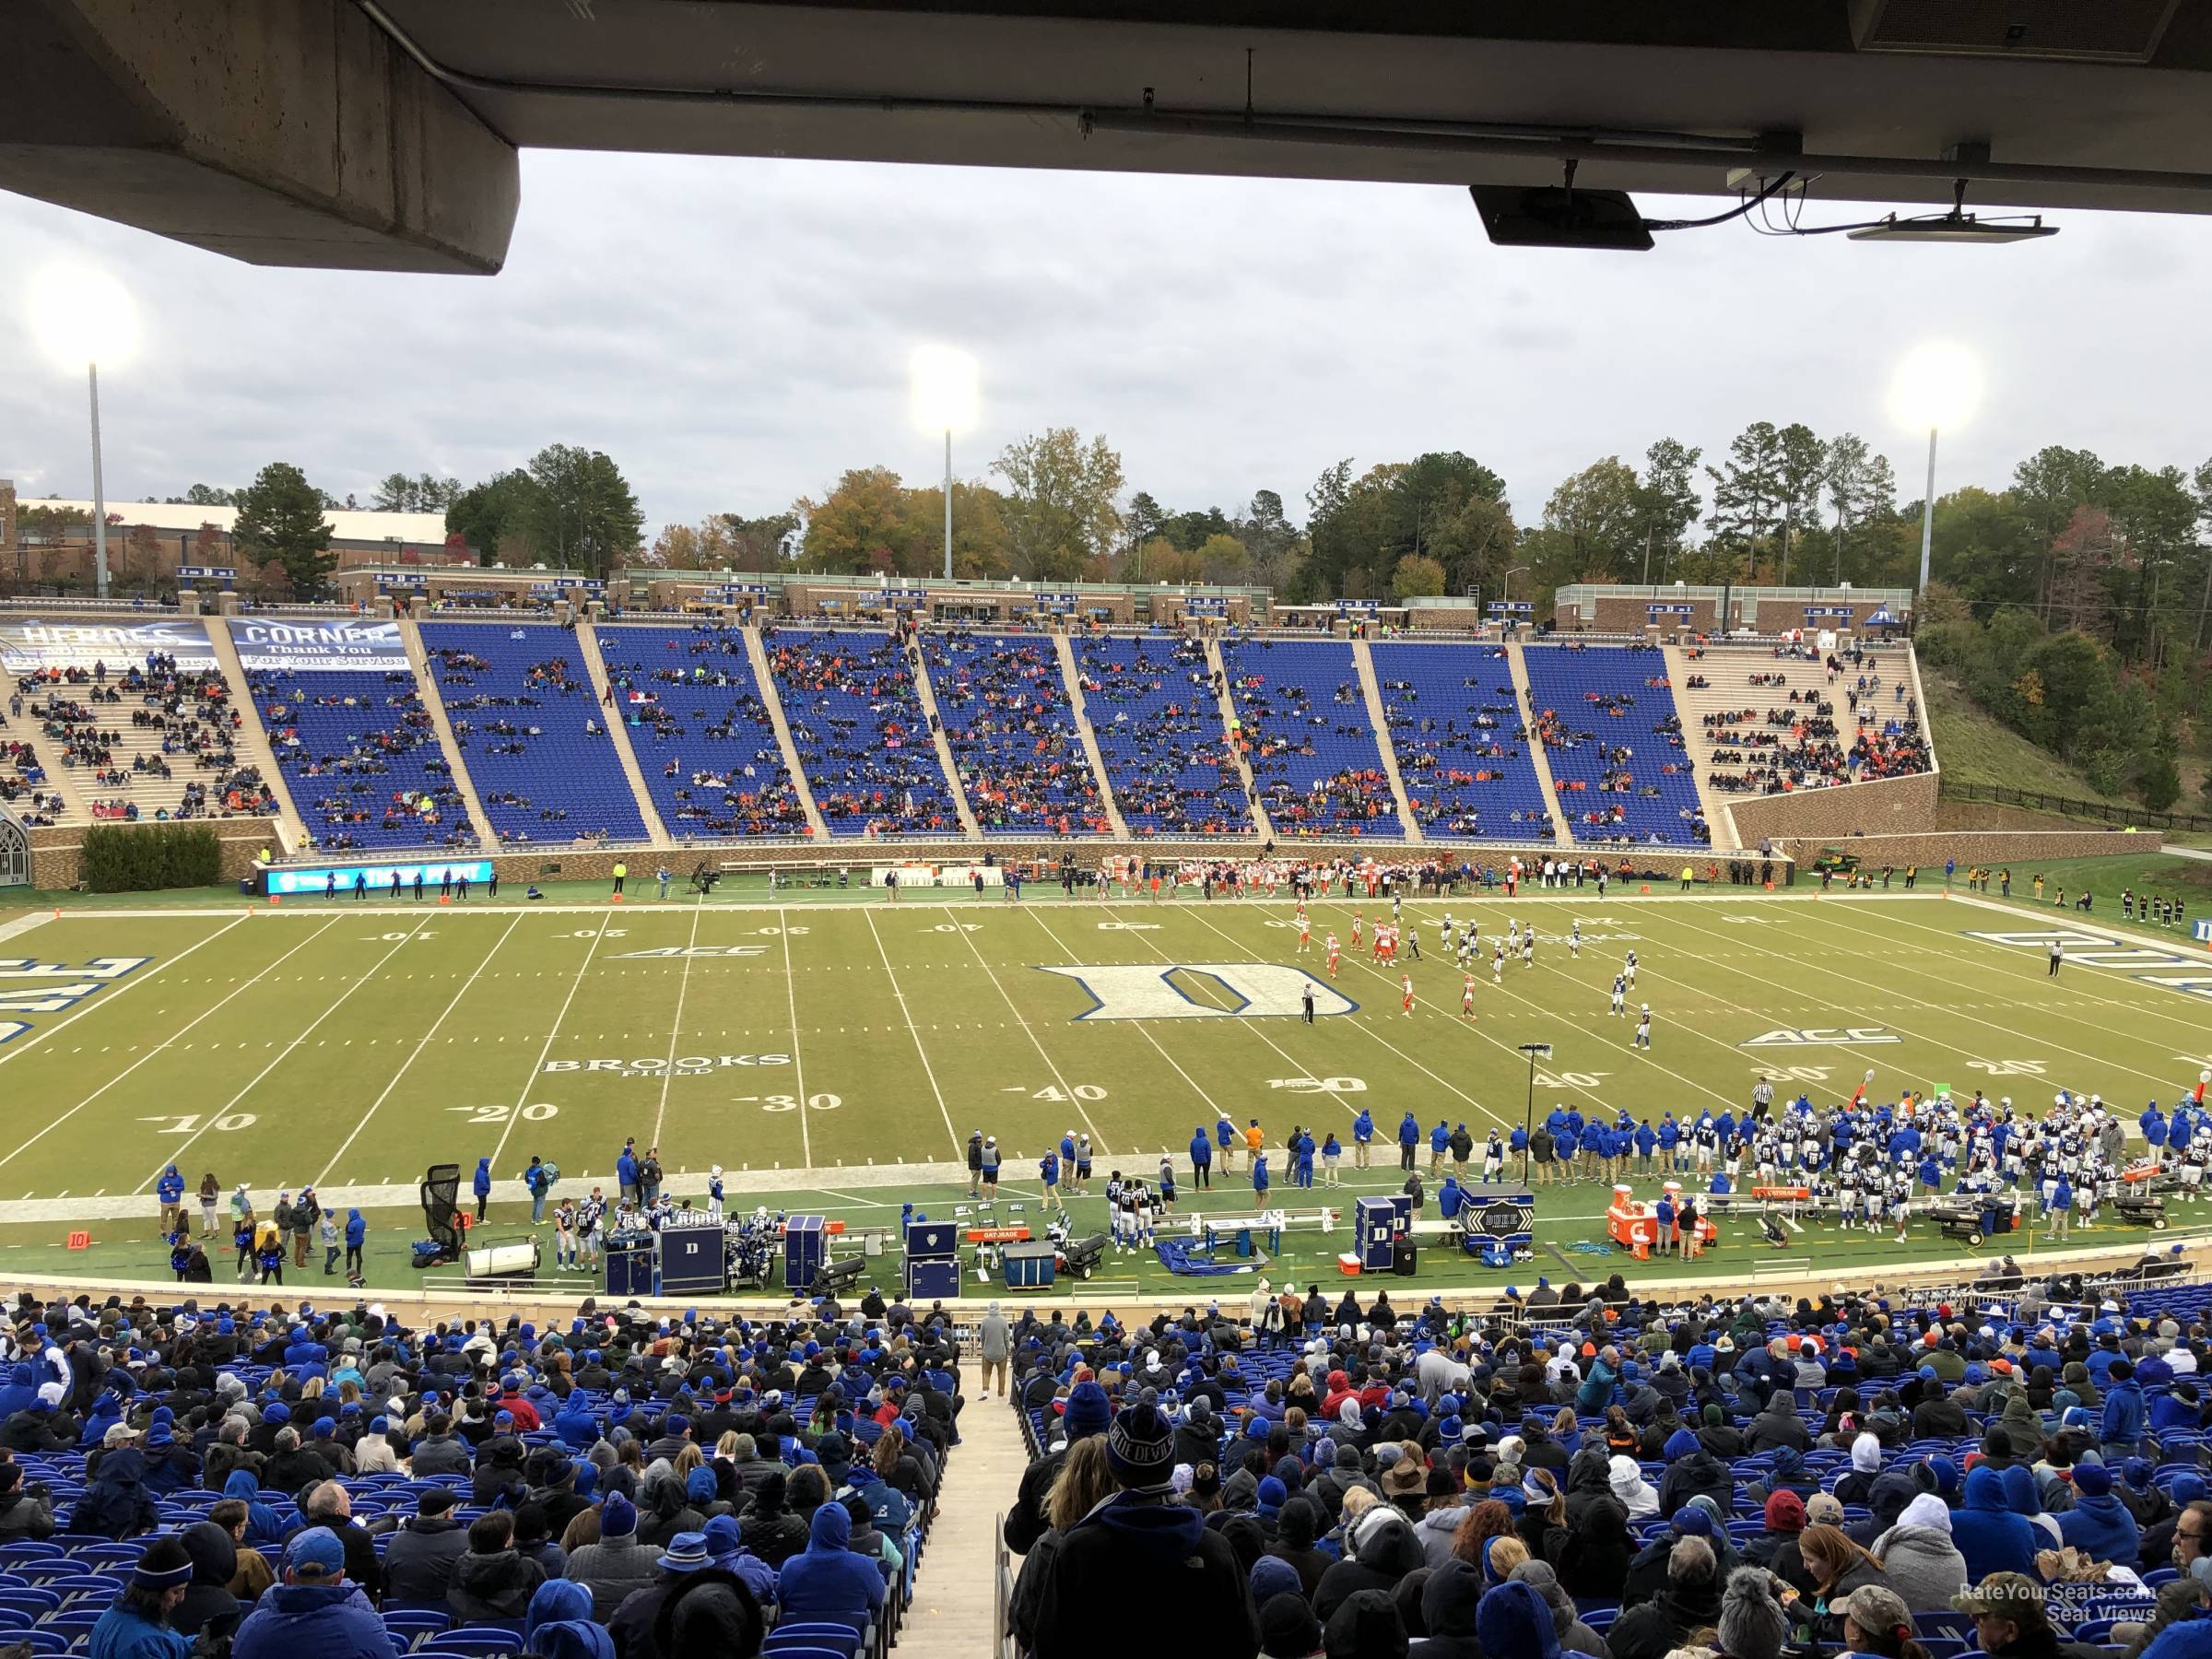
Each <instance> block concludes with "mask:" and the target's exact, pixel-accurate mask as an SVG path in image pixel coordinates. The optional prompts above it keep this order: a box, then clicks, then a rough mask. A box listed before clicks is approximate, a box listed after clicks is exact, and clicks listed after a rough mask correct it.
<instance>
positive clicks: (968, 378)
mask: <svg viewBox="0 0 2212 1659" xmlns="http://www.w3.org/2000/svg"><path fill="white" fill-rule="evenodd" d="M911 369H912V380H913V406H914V424H915V425H916V426H918V427H920V428H921V429H923V430H924V431H925V432H943V433H944V434H945V580H946V581H947V582H950V581H951V580H952V435H953V433H954V432H956V431H963V430H965V429H968V428H970V427H972V426H973V425H974V424H975V417H976V406H977V404H978V402H979V401H980V398H979V394H978V392H977V389H976V370H975V359H973V358H972V357H971V356H969V355H968V353H966V352H964V351H962V350H960V349H959V347H952V346H924V347H919V348H918V349H916V351H915V352H914V356H913V361H912V365H911Z"/></svg>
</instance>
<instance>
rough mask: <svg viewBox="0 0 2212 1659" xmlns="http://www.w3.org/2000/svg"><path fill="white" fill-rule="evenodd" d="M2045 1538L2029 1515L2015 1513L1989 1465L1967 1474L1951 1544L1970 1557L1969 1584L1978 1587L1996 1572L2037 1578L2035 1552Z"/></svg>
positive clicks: (1963, 1554) (2002, 1482)
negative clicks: (2021, 1573)
mask: <svg viewBox="0 0 2212 1659" xmlns="http://www.w3.org/2000/svg"><path fill="white" fill-rule="evenodd" d="M2044 1536H2045V1535H2041V1534H2039V1532H2038V1529H2037V1527H2036V1525H2035V1524H2034V1523H2033V1522H2031V1521H2030V1520H2029V1519H2028V1518H2027V1517H2026V1516H2025V1515H2018V1514H2015V1513H2014V1512H2013V1509H2012V1505H2011V1503H2010V1502H2009V1501H2007V1500H2006V1496H2005V1481H2004V1477H2002V1476H2000V1475H1999V1474H1998V1473H1997V1471H1996V1470H1994V1469H1993V1468H1991V1467H1990V1466H1989V1465H1987V1464H1977V1465H1975V1466H1974V1467H1973V1468H1971V1470H1969V1471H1968V1472H1967V1477H1966V1485H1965V1488H1963V1490H1962V1492H1961V1494H1960V1500H1959V1508H1958V1510H1957V1511H1956V1512H1953V1514H1952V1516H1951V1542H1952V1543H1954V1544H1956V1545H1957V1546H1958V1547H1959V1554H1960V1555H1962V1556H1964V1557H1965V1558H1966V1582H1967V1583H1970V1584H1978V1583H1981V1582H1982V1581H1983V1579H1985V1578H1987V1577H1988V1576H1989V1575H1990V1574H1991V1573H1993V1572H2023V1573H2026V1574H2028V1575H2029V1576H2030V1577H2031V1578H2032V1577H2033V1576H2034V1575H2035V1552H2036V1550H2037V1549H2038V1548H2039V1547H2041V1542H2042V1541H2043V1537H2044Z"/></svg>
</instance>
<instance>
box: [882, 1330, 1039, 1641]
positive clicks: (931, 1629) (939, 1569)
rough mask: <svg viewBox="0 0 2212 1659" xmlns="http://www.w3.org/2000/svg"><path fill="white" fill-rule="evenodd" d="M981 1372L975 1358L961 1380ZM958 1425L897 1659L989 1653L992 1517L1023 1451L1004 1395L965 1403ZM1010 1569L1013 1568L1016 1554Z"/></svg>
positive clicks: (1012, 1485)
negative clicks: (955, 1453)
mask: <svg viewBox="0 0 2212 1659" xmlns="http://www.w3.org/2000/svg"><path fill="white" fill-rule="evenodd" d="M971 1363H973V1362H971ZM981 1376H982V1367H981V1364H980V1363H974V1369H973V1370H971V1371H964V1373H963V1381H967V1380H969V1379H971V1378H980V1377H981ZM959 1424H960V1445H959V1456H957V1457H953V1458H950V1459H948V1460H947V1463H946V1465H945V1484H944V1486H943V1488H942V1489H941V1490H940V1491H939V1492H938V1495H937V1518H936V1520H935V1522H934V1523H932V1524H931V1526H930V1529H929V1560H928V1565H927V1567H926V1569H925V1571H924V1572H923V1573H922V1575H921V1577H920V1579H919V1580H918V1581H917V1583H916V1585H915V1590H914V1603H913V1606H912V1607H910V1608H908V1609H907V1615H906V1623H905V1624H904V1625H903V1626H902V1627H900V1631H899V1646H898V1650H897V1651H898V1659H986V1656H987V1655H989V1654H991V1653H994V1652H995V1651H996V1650H995V1649H994V1647H993V1645H992V1637H993V1634H994V1631H993V1622H994V1617H995V1611H996V1606H995V1594H996V1580H997V1562H998V1535H999V1532H998V1529H999V1517H1000V1516H1001V1515H1003V1514H1005V1513H1006V1512H1007V1511H1008V1510H1010V1509H1012V1508H1013V1507H1014V1499H1015V1495H1016V1494H1017V1493H1018V1491H1019V1490H1020V1488H1021V1477H1022V1472H1023V1470H1025V1469H1026V1468H1028V1466H1029V1461H1030V1449H1029V1444H1028V1441H1025V1440H1024V1439H1023V1437H1022V1425H1021V1418H1019V1417H1018V1416H1017V1415H1016V1414H1015V1413H1014V1412H1013V1411H1011V1410H1009V1409H1008V1408H1007V1406H1006V1402H1005V1401H1004V1400H998V1399H994V1400H976V1399H971V1400H970V1401H969V1402H968V1403H967V1406H966V1407H965V1408H964V1409H963V1410H962V1411H961V1413H960V1418H959ZM1013 1567H1014V1571H1020V1568H1021V1562H1020V1560H1019V1559H1018V1558H1017V1559H1015V1561H1014V1563H1013Z"/></svg>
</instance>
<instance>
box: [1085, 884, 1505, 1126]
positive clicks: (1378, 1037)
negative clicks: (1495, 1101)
mask: <svg viewBox="0 0 2212 1659" xmlns="http://www.w3.org/2000/svg"><path fill="white" fill-rule="evenodd" d="M1112 913H1113V912H1112V909H1111V908H1109V909H1108V911H1107V914H1108V915H1112ZM1193 914H1194V915H1195V916H1196V917H1197V919H1198V921H1199V922H1200V923H1201V924H1204V925H1205V926H1207V927H1212V928H1213V930H1214V932H1216V933H1218V934H1220V935H1221V936H1222V937H1223V938H1224V939H1227V940H1229V942H1230V944H1232V945H1236V944H1237V943H1238V941H1237V940H1236V938H1235V937H1234V936H1233V935H1230V934H1227V933H1222V930H1221V929H1220V928H1218V927H1214V924H1212V923H1210V922H1207V921H1206V918H1205V916H1204V915H1203V914H1202V913H1200V912H1193ZM1145 944H1146V945H1147V947H1149V948H1150V949H1151V951H1152V953H1153V954H1154V955H1155V956H1157V957H1159V959H1160V960H1161V961H1163V962H1172V961H1173V960H1174V958H1173V957H1171V956H1170V955H1168V953H1167V952H1166V951H1164V950H1162V949H1160V947H1159V946H1158V945H1157V944H1155V943H1153V941H1152V940H1150V939H1147V940H1146V941H1145ZM1240 948H1243V947H1241V946H1240ZM1237 1023H1238V1024H1239V1025H1241V1026H1242V1027H1244V1028H1245V1029H1246V1030H1249V1031H1250V1032H1251V1033H1252V1034H1253V1036H1254V1037H1257V1038H1258V1039H1259V1040H1260V1041H1262V1042H1264V1043H1265V1044H1266V1045H1267V1046H1268V1047H1269V1048H1271V1049H1273V1050H1274V1051H1275V1052H1276V1053H1277V1054H1279V1055H1281V1056H1282V1058H1283V1061H1284V1063H1285V1064H1286V1065H1288V1066H1289V1067H1290V1068H1291V1070H1292V1073H1293V1075H1302V1074H1303V1073H1304V1071H1305V1070H1306V1069H1307V1065H1308V1062H1306V1061H1303V1060H1300V1059H1298V1058H1297V1057H1296V1056H1295V1055H1293V1054H1292V1053H1290V1052H1289V1051H1288V1049H1286V1048H1284V1047H1283V1046H1282V1044H1280V1043H1279V1042H1277V1041H1276V1040H1275V1039H1274V1038H1272V1037H1270V1036H1268V1035H1267V1033H1266V1032H1265V1031H1264V1030H1261V1029H1260V1025H1259V1022H1258V1021H1257V1020H1252V1019H1241V1020H1239V1021H1238V1022H1237ZM1354 1029H1355V1030H1361V1031H1365V1032H1366V1033H1367V1034H1368V1035H1369V1036H1370V1037H1372V1038H1373V1039H1374V1040H1375V1041H1377V1042H1380V1043H1381V1044H1382V1046H1383V1047H1384V1048H1386V1049H1389V1050H1390V1051H1391V1052H1392V1053H1395V1054H1397V1056H1398V1057H1399V1058H1400V1059H1402V1060H1404V1061H1405V1062H1406V1064H1407V1065H1411V1066H1413V1067H1414V1068H1415V1069H1416V1070H1418V1071H1420V1072H1422V1073H1424V1074H1425V1075H1427V1076H1428V1077H1430V1078H1432V1079H1433V1080H1435V1081H1436V1082H1438V1083H1441V1084H1443V1086H1444V1087H1445V1088H1449V1089H1451V1090H1452V1092H1453V1094H1456V1095H1458V1096H1459V1098H1460V1099H1461V1100H1465V1102H1466V1103H1467V1104H1468V1105H1470V1106H1472V1107H1473V1108H1475V1110H1476V1111H1477V1112H1487V1111H1488V1108H1487V1107H1485V1106H1484V1105H1483V1103H1482V1102H1481V1101H1480V1100H1477V1099H1476V1098H1475V1097H1474V1096H1473V1095H1470V1094H1467V1093H1465V1092H1464V1091H1463V1090H1461V1089H1460V1088H1457V1087H1456V1086H1455V1085H1453V1084H1452V1083H1450V1082H1448V1081H1446V1080H1445V1079H1444V1078H1442V1077H1437V1075H1436V1073H1434V1072H1432V1071H1430V1070H1429V1068H1428V1067H1427V1066H1425V1065H1421V1063H1420V1062H1419V1061H1418V1060H1416V1059H1414V1058H1413V1056H1411V1055H1410V1054H1407V1053H1406V1052H1405V1051H1404V1050H1403V1049H1401V1048H1399V1047H1398V1045H1397V1044H1396V1043H1394V1042H1393V1041H1391V1040H1390V1039H1389V1038H1387V1037H1385V1036H1383V1035H1382V1032H1380V1031H1378V1030H1375V1029H1374V1027H1373V1026H1372V1025H1370V1024H1366V1023H1364V1022H1360V1021H1355V1022H1354ZM1331 1098H1333V1099H1334V1100H1335V1102H1336V1103H1337V1104H1338V1105H1339V1106H1341V1107H1343V1108H1344V1110H1345V1112H1346V1113H1347V1115H1349V1116H1351V1117H1354V1118H1357V1117H1358V1116H1359V1109H1358V1108H1357V1107H1355V1106H1354V1105H1353V1104H1352V1103H1351V1102H1350V1101H1349V1100H1346V1099H1345V1098H1344V1097H1343V1096H1342V1095H1334V1096H1332V1097H1331ZM1491 1122H1492V1123H1496V1122H1497V1120H1496V1119H1495V1118H1493V1119H1491ZM1498 1127H1499V1128H1500V1129H1502V1128H1504V1127H1505V1125H1504V1124H1498Z"/></svg>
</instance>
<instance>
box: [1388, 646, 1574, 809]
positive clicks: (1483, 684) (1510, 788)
mask: <svg viewBox="0 0 2212 1659" xmlns="http://www.w3.org/2000/svg"><path fill="white" fill-rule="evenodd" d="M1368 649H1369V651H1370V653H1371V655H1372V658H1373V661H1374V665H1375V679H1376V681H1377V684H1378V686H1379V688H1380V690H1381V693H1382V707H1383V712H1384V716H1385V718H1386V719H1387V721H1388V723H1389V726H1390V741H1391V746H1392V747H1393V748H1394V749H1395V751H1396V752H1397V758H1398V772H1399V775H1400V776H1401V777H1402V778H1403V779H1404V780H1405V783H1406V800H1407V803H1408V805H1409V806H1411V807H1412V809H1413V812H1414V816H1415V817H1416V818H1417V819H1418V821H1419V823H1420V827H1421V830H1422V832H1423V833H1424V834H1425V835H1427V836H1428V837H1429V838H1430V839H1431V840H1435V841H1488V840H1501V841H1530V840H1548V839H1549V837H1550V834H1551V818H1550V815H1549V814H1548V813H1547V811H1546V809H1545V805H1544V790H1543V786H1542V784H1540V783H1539V782H1537V781H1536V770H1535V763H1534V762H1533V761H1532V760H1531V759H1530V758H1529V747H1528V741H1527V734H1526V733H1525V732H1524V731H1523V729H1522V724H1521V712H1520V708H1519V705H1518V703H1517V702H1516V700H1515V699H1514V697H1513V680H1512V667H1511V665H1510V664H1509V663H1508V661H1507V658H1506V654H1505V647H1504V646H1502V645H1488V644H1480V645H1477V644H1459V643H1452V644H1405V643H1394V642H1378V643H1375V644H1373V645H1371V646H1370V647H1369V648H1368Z"/></svg>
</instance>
